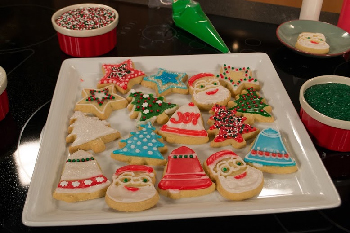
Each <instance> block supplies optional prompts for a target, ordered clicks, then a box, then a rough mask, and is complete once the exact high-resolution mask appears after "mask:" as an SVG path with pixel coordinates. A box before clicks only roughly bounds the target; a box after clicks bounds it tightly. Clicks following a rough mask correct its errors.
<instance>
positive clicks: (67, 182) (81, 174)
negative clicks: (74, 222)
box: [53, 150, 111, 202]
mask: <svg viewBox="0 0 350 233" xmlns="http://www.w3.org/2000/svg"><path fill="white" fill-rule="evenodd" d="M110 184H111V182H110V181H109V180H108V179H107V178H106V177H105V176H104V175H103V174H102V171H101V169H100V166H99V164H98V162H97V161H96V160H95V158H94V156H93V155H92V154H90V153H88V152H86V151H83V150H78V151H77V152H75V153H73V154H70V155H69V156H68V159H67V161H66V164H65V166H64V169H63V172H62V175H61V179H60V182H59V183H58V186H57V188H56V189H55V191H54V193H53V197H54V198H55V199H57V200H60V201H65V202H78V201H86V200H90V199H95V198H100V197H104V196H105V193H106V190H107V188H108V186H109V185H110Z"/></svg>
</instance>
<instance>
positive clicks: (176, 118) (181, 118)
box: [158, 102, 209, 145]
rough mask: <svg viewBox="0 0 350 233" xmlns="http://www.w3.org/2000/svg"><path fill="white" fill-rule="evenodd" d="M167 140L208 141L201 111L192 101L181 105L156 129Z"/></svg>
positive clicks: (176, 141)
mask: <svg viewBox="0 0 350 233" xmlns="http://www.w3.org/2000/svg"><path fill="white" fill-rule="evenodd" d="M158 133H159V134H160V135H162V136H163V137H164V138H165V140H166V141H167V142H171V143H179V144H187V145H193V144H204V143H206V142H208V141H209V137H208V133H207V131H206V130H205V128H204V126H203V119H202V115H201V112H200V111H199V109H198V107H197V106H195V105H194V103H192V102H191V103H188V104H186V105H183V106H181V107H180V108H179V109H178V110H176V112H175V113H174V114H173V115H172V117H171V118H170V120H169V121H168V122H167V123H166V124H165V125H163V126H162V127H161V128H160V130H159V131H158Z"/></svg>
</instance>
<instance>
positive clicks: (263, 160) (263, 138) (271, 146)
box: [244, 128, 296, 167]
mask: <svg viewBox="0 0 350 233" xmlns="http://www.w3.org/2000/svg"><path fill="white" fill-rule="evenodd" d="M252 151H257V152H258V151H260V152H263V155H258V154H252ZM265 153H268V154H269V156H266V155H265ZM272 153H274V154H282V155H283V156H282V157H278V156H275V157H274V156H272ZM285 154H288V151H287V149H286V147H285V146H284V144H283V141H282V138H281V135H280V133H279V132H278V131H277V130H275V129H272V128H267V129H264V130H263V131H261V132H260V134H259V135H258V136H257V138H256V140H255V142H254V144H253V146H252V148H251V150H250V152H249V153H248V154H247V155H246V156H245V158H244V162H246V163H256V164H260V165H262V166H278V167H289V166H295V165H296V163H295V161H294V159H292V158H291V157H290V156H289V155H288V157H285V156H284V155H285Z"/></svg>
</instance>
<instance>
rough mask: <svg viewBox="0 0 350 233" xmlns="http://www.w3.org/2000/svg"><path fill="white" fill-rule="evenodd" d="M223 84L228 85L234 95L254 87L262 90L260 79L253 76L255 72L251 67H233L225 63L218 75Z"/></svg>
mask: <svg viewBox="0 0 350 233" xmlns="http://www.w3.org/2000/svg"><path fill="white" fill-rule="evenodd" d="M217 78H218V79H219V80H220V83H221V85H223V86H224V87H227V88H228V89H229V90H230V91H231V94H232V96H236V95H238V94H240V93H241V92H242V90H243V89H247V88H251V87H252V88H254V89H255V90H260V84H259V81H258V80H257V79H256V78H254V77H253V72H252V71H251V69H250V68H249V67H233V66H228V65H226V64H224V65H223V66H222V67H221V68H220V75H217Z"/></svg>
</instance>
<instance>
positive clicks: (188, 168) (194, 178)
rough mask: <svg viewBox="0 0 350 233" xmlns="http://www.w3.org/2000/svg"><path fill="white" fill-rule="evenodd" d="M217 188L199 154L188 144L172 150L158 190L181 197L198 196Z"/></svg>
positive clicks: (169, 195)
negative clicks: (205, 169) (205, 170)
mask: <svg viewBox="0 0 350 233" xmlns="http://www.w3.org/2000/svg"><path fill="white" fill-rule="evenodd" d="M214 190H215V184H214V183H213V182H212V181H211V180H210V178H209V177H208V176H207V175H206V174H205V172H204V170H203V168H202V165H201V164H200V162H199V160H198V157H197V154H196V153H195V152H194V151H193V150H192V149H190V148H188V147H186V146H181V147H179V148H177V149H175V150H173V151H172V152H171V154H170V155H169V156H168V163H167V166H166V168H165V171H164V175H163V178H162V179H161V180H160V182H159V183H158V192H159V193H160V194H162V195H164V196H167V197H170V198H173V199H179V198H186V197H198V196H203V195H206V194H209V193H211V192H213V191H214Z"/></svg>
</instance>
